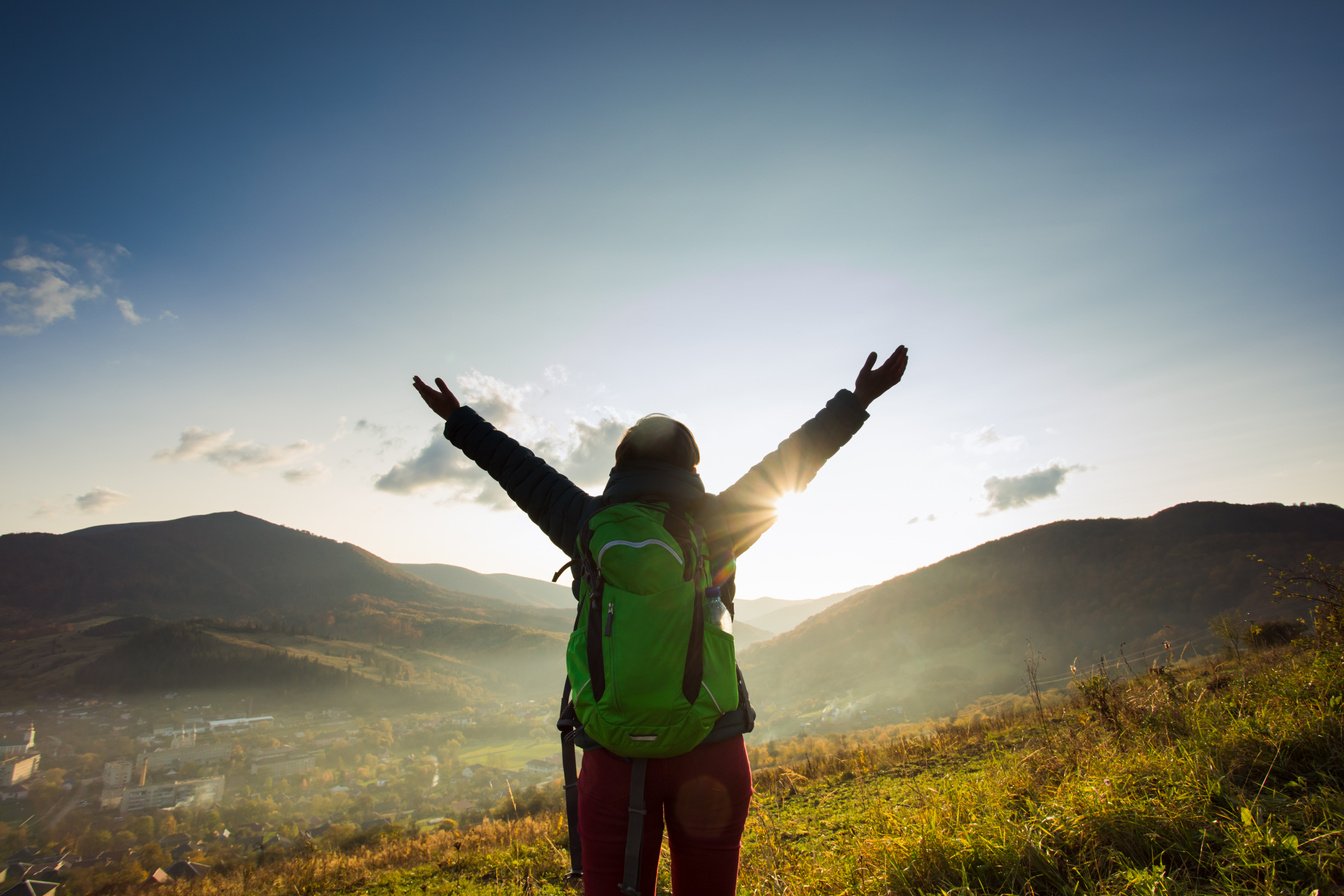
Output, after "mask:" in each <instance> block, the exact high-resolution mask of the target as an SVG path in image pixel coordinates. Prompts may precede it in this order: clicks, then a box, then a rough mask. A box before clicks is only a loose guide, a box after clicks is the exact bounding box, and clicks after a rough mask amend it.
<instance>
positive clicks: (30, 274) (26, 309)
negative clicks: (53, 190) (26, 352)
mask: <svg viewBox="0 0 1344 896" xmlns="http://www.w3.org/2000/svg"><path fill="white" fill-rule="evenodd" d="M128 255H130V253H129V252H127V251H126V248H125V247H124V246H115V245H114V246H111V247H103V246H95V245H93V244H87V243H86V244H78V245H73V246H68V247H66V248H62V247H60V246H55V245H52V244H49V243H44V244H42V245H36V246H34V245H31V244H30V243H29V242H28V241H27V240H22V239H21V240H19V241H18V243H17V245H16V246H15V248H14V250H13V252H12V254H11V255H10V257H9V258H7V259H5V261H4V262H0V268H3V272H0V305H2V306H3V321H4V322H3V323H0V334H3V335H7V336H31V335H33V334H35V333H40V332H41V331H42V330H45V329H46V328H47V327H49V326H51V325H53V324H55V323H56V322H58V321H61V320H65V319H67V318H73V317H74V316H75V312H76V306H77V305H78V304H79V303H80V302H89V301H93V300H95V299H98V298H100V297H101V296H102V295H103V292H104V289H105V288H106V287H108V286H110V285H111V284H112V283H113V280H112V269H113V268H114V267H115V266H116V264H117V262H118V261H119V260H120V259H122V258H124V257H126V256H128ZM121 301H125V300H119V301H118V307H119V308H121ZM127 305H128V306H129V305H130V303H129V302H127ZM132 313H134V311H133V310H132ZM122 315H123V316H125V315H126V310H125V309H124V308H122ZM128 319H129V318H128Z"/></svg>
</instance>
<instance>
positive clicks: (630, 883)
mask: <svg viewBox="0 0 1344 896" xmlns="http://www.w3.org/2000/svg"><path fill="white" fill-rule="evenodd" d="M648 770H649V760H647V759H631V760H630V818H629V820H627V822H626V825H625V877H624V879H623V880H622V881H621V885H620V886H619V887H617V889H618V890H620V891H621V896H639V853H640V848H641V847H642V846H643V845H644V816H646V815H648V814H649V810H648V809H647V808H645V806H644V779H645V773H646V772H647V771H648Z"/></svg>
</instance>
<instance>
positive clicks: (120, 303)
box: [117, 299, 145, 327]
mask: <svg viewBox="0 0 1344 896" xmlns="http://www.w3.org/2000/svg"><path fill="white" fill-rule="evenodd" d="M117 310H118V311H120V312H121V316H122V318H124V319H125V321H126V323H128V324H130V325H131V326H133V327H138V326H140V325H141V324H142V323H144V322H145V319H144V318H143V317H141V316H140V315H138V314H136V313H135V305H133V304H131V300H130V299H117Z"/></svg>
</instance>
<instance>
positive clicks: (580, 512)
mask: <svg viewBox="0 0 1344 896" xmlns="http://www.w3.org/2000/svg"><path fill="white" fill-rule="evenodd" d="M867 419H868V412H867V411H866V410H864V409H863V407H862V406H861V405H860V404H859V402H858V399H856V398H855V397H854V393H853V392H850V391H849V390H848V389H841V390H840V391H839V392H837V393H836V394H835V397H834V398H832V399H831V400H830V401H828V402H827V403H826V406H825V407H824V408H822V409H821V410H820V411H819V412H818V413H817V415H816V416H815V417H813V418H812V419H811V420H809V421H807V422H806V423H804V424H803V425H802V426H801V427H799V428H798V430H797V431H796V432H794V433H793V434H792V435H790V436H789V437H788V438H787V439H785V440H784V441H783V442H781V443H780V444H779V447H778V448H776V449H775V450H774V451H772V452H770V453H769V454H767V455H766V456H765V457H764V458H763V459H762V460H761V462H760V463H758V464H756V465H755V466H754V467H752V468H751V469H750V470H748V471H747V472H746V474H745V475H744V476H743V477H742V478H741V479H739V480H737V482H735V483H733V484H732V485H730V486H729V487H728V488H727V489H725V490H724V491H722V492H720V493H719V494H717V495H711V494H706V492H705V486H704V483H703V482H701V480H700V477H699V476H698V475H697V474H695V473H691V472H688V471H686V470H680V469H677V468H675V467H669V466H663V465H659V464H646V465H642V466H637V467H631V468H630V469H622V470H614V469H613V470H612V471H611V475H610V477H609V478H608V480H607V486H606V488H605V489H604V490H603V492H602V495H601V497H598V496H594V495H590V494H588V493H587V492H585V491H584V490H583V489H581V488H579V487H578V486H577V485H575V484H574V483H573V482H571V481H570V480H569V479H568V478H566V477H565V476H564V475H563V474H561V473H560V472H559V471H558V470H556V469H555V468H553V467H552V466H550V465H549V464H548V463H546V462H545V461H544V460H542V459H541V458H539V457H537V456H536V455H535V454H533V453H532V452H531V451H529V450H528V449H526V448H524V447H523V446H522V445H520V444H518V442H516V441H514V440H513V439H511V438H509V437H508V436H507V435H505V434H504V433H502V432H500V431H499V430H497V429H495V428H494V427H493V426H491V425H490V424H489V423H487V422H486V421H485V420H484V419H482V418H481V416H480V415H479V414H477V413H476V412H475V411H474V410H472V409H471V408H469V407H462V408H459V409H458V410H457V411H455V412H453V414H452V415H451V416H450V417H449V418H448V421H447V422H446V423H445V424H444V427H443V434H444V436H445V437H446V438H447V439H448V441H450V442H452V443H453V445H455V446H456V447H457V448H459V449H461V451H462V453H463V454H465V455H466V456H467V457H469V458H471V459H472V460H473V461H475V462H476V464H477V465H478V466H479V467H480V468H481V469H483V470H485V472H487V473H489V474H490V477H491V478H492V479H494V480H495V481H496V482H498V483H499V484H500V485H502V486H503V487H504V490H505V491H506V492H507V493H508V495H509V497H510V498H511V499H513V502H514V503H515V504H517V505H518V506H519V507H520V508H522V510H523V511H524V512H525V513H526V514H527V515H528V516H529V517H530V518H531V520H532V522H534V523H536V524H537V525H538V526H540V527H541V530H542V531H543V532H545V533H546V536H547V537H548V538H550V540H551V541H552V542H553V543H554V544H555V546H556V547H558V548H559V549H560V550H562V551H564V552H565V554H566V555H567V556H569V557H571V558H572V557H573V555H574V553H575V550H576V541H577V539H578V534H579V526H580V525H582V523H583V521H584V520H586V519H587V518H588V517H589V516H590V515H591V514H592V512H593V511H594V510H595V509H596V507H597V504H598V502H599V501H600V500H603V499H605V500H607V501H608V502H617V501H627V500H633V499H636V498H643V499H646V500H666V501H670V502H675V503H678V504H681V505H683V506H686V507H687V509H688V510H690V511H691V512H692V514H693V515H695V516H696V518H697V519H699V520H701V521H702V523H701V524H702V525H704V526H705V528H706V530H707V534H708V535H709V538H710V541H711V542H712V543H715V544H716V545H719V546H721V547H722V548H725V549H731V551H732V555H733V556H734V557H736V556H740V555H741V554H742V552H743V551H745V550H746V549H747V548H749V547H751V546H752V545H753V544H755V543H756V539H758V538H760V537H761V534H762V533H763V532H765V530H766V529H768V528H770V526H772V525H773V524H774V522H775V502H776V501H777V500H778V499H779V496H780V495H782V494H784V493H785V492H790V491H801V490H802V489H803V488H804V487H805V486H806V485H807V484H808V483H809V482H811V481H812V477H814V476H815V475H816V474H817V471H818V470H820V469H821V465H822V464H824V463H825V462H826V461H827V460H829V459H830V457H831V455H833V454H835V452H837V451H839V450H840V448H841V446H843V445H844V444H845V443H846V442H848V441H849V440H850V438H851V437H852V436H853V435H854V433H856V432H858V430H859V427H861V426H862V425H863V423H864V421H865V420H867ZM716 552H717V551H716Z"/></svg>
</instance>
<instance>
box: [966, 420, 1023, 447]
mask: <svg viewBox="0 0 1344 896" xmlns="http://www.w3.org/2000/svg"><path fill="white" fill-rule="evenodd" d="M954 440H955V441H956V442H957V443H958V444H959V445H960V446H961V447H962V449H964V450H966V451H969V452H971V453H973V454H1002V453H1006V452H1009V451H1017V450H1018V449H1020V448H1022V446H1024V445H1025V444H1026V443H1027V440H1026V439H1025V438H1023V437H1022V436H1005V435H1003V434H1001V433H1000V432H999V431H998V428H997V427H995V426H994V425H993V424H990V425H989V426H982V427H981V428H980V429H977V430H975V431H974V432H968V433H961V434H960V435H957V436H955V437H954Z"/></svg>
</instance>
